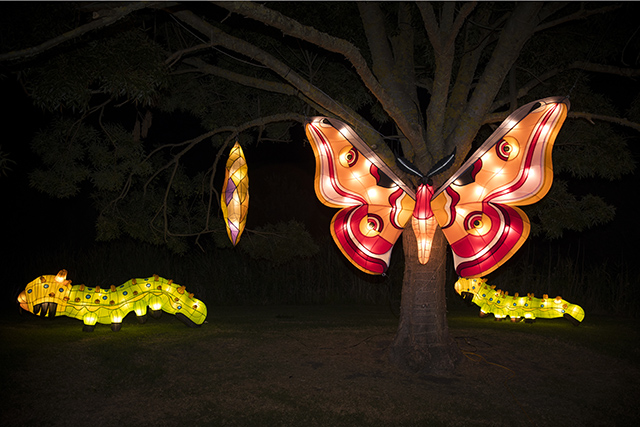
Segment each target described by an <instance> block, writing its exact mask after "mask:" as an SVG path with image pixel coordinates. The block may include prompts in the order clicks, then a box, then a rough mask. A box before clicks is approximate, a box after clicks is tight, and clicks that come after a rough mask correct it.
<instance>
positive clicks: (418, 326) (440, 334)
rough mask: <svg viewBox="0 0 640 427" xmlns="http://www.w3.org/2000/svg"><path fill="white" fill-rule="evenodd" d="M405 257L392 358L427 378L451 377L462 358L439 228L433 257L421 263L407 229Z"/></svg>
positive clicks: (399, 365)
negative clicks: (453, 330) (450, 320)
mask: <svg viewBox="0 0 640 427" xmlns="http://www.w3.org/2000/svg"><path fill="white" fill-rule="evenodd" d="M403 249H404V254H405V255H404V256H405V270H404V282H403V284H402V297H401V298H402V299H401V306H400V324H399V326H398V331H397V333H396V336H395V339H394V341H393V343H392V345H391V348H390V353H389V357H390V360H391V362H392V363H394V364H395V365H396V366H398V367H400V368H402V369H407V370H410V371H412V372H419V373H427V374H439V375H443V374H448V373H451V372H452V371H453V370H454V368H455V366H456V364H457V362H458V361H459V360H460V359H461V358H462V354H461V352H460V350H459V349H458V347H457V346H456V344H455V342H454V341H453V339H451V336H450V335H449V326H448V324H447V310H446V308H447V307H446V299H445V288H444V286H445V278H446V274H445V273H446V262H447V256H446V250H447V242H446V239H445V238H444V234H442V230H440V228H438V229H437V230H436V232H435V235H434V236H433V245H432V249H431V257H430V259H429V262H428V263H427V264H426V265H421V264H420V263H419V262H418V255H417V245H416V238H415V235H414V233H413V230H412V229H411V228H410V227H408V228H407V229H405V231H404V233H403Z"/></svg>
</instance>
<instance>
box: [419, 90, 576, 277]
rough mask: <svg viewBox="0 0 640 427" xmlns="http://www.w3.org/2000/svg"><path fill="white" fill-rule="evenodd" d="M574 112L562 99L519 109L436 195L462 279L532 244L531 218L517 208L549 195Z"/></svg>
mask: <svg viewBox="0 0 640 427" xmlns="http://www.w3.org/2000/svg"><path fill="white" fill-rule="evenodd" d="M568 110H569V101H568V100H567V99H566V98H562V97H552V98H545V99H542V100H539V101H536V102H532V103H530V104H527V105H525V106H523V107H521V108H519V109H518V110H516V111H515V112H514V113H512V114H511V115H510V116H509V117H508V118H507V119H506V120H505V121H504V122H503V123H502V125H501V126H500V127H499V128H498V129H496V131H495V132H494V133H493V134H492V135H491V136H490V137H489V139H487V141H486V142H485V143H484V144H483V145H482V146H481V147H480V148H479V149H478V150H477V151H476V153H475V154H474V155H473V156H472V157H471V158H470V159H469V160H467V162H465V163H464V164H463V165H462V167H461V168H460V170H459V172H457V173H456V174H454V175H453V176H452V177H451V178H450V179H449V180H448V181H447V182H446V183H445V184H444V185H443V186H442V187H440V188H439V189H438V191H436V193H435V194H434V196H433V199H432V201H431V208H432V209H433V212H434V214H435V216H436V219H437V220H438V223H439V224H440V227H441V228H442V230H443V232H444V234H445V236H446V237H447V240H448V241H449V243H450V244H451V249H452V251H453V255H454V263H455V266H456V272H457V273H458V275H459V276H460V277H480V276H482V275H485V274H487V273H490V272H491V271H493V270H495V269H496V268H498V267H499V266H501V265H502V264H503V263H504V262H506V261H507V260H508V259H509V258H510V257H511V256H512V255H513V254H514V253H515V252H516V251H517V250H518V249H519V248H520V247H521V246H522V244H523V243H524V241H525V240H526V238H527V236H528V235H529V228H530V226H529V218H528V217H527V216H526V214H525V213H524V212H523V211H522V210H521V209H518V208H517V207H515V206H516V205H517V206H523V205H528V204H532V203H535V202H537V201H538V200H540V199H541V198H542V197H544V195H545V194H546V193H547V192H548V191H549V188H550V187H551V182H552V179H553V168H552V163H551V150H552V148H553V143H554V142H555V138H556V136H557V134H558V132H559V130H560V127H561V126H562V124H563V123H564V120H565V118H566V116H567V112H568Z"/></svg>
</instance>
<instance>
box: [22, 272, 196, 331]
mask: <svg viewBox="0 0 640 427" xmlns="http://www.w3.org/2000/svg"><path fill="white" fill-rule="evenodd" d="M18 303H19V304H20V307H21V308H22V309H24V310H26V311H29V312H31V313H33V314H36V315H40V316H42V317H46V316H49V317H54V316H62V315H64V316H69V317H75V318H76V319H80V320H82V321H83V322H84V327H83V330H84V331H87V332H91V331H93V330H94V328H95V325H96V323H103V324H111V330H112V331H119V330H120V328H121V326H122V319H123V318H124V317H125V316H126V315H127V314H128V313H130V312H131V311H134V312H135V313H136V316H137V318H138V321H139V322H140V323H145V322H146V320H147V307H149V308H150V309H151V315H152V316H153V317H155V318H158V317H160V315H161V314H162V310H164V311H166V312H167V313H171V314H175V316H176V317H177V318H178V319H179V320H180V321H182V322H183V323H184V324H186V325H187V326H190V327H193V328H195V327H198V326H200V325H202V323H203V322H204V320H205V319H206V317H207V306H206V305H205V304H204V303H203V302H202V301H200V300H198V299H196V298H194V297H193V294H191V293H188V292H187V291H186V289H185V287H184V286H180V285H177V284H175V283H173V281H172V280H167V279H164V278H162V277H159V276H157V275H153V276H152V277H148V278H146V279H131V280H129V281H128V282H126V283H124V284H122V285H120V286H118V287H116V286H111V287H110V288H108V289H107V288H104V289H103V288H100V287H99V286H96V287H93V288H90V287H86V286H85V285H76V286H71V280H67V270H60V272H59V273H58V274H57V275H56V276H53V275H47V276H40V277H39V278H37V279H35V280H33V281H32V282H30V283H29V284H28V285H27V287H26V288H25V290H24V291H22V292H21V293H20V295H19V296H18Z"/></svg>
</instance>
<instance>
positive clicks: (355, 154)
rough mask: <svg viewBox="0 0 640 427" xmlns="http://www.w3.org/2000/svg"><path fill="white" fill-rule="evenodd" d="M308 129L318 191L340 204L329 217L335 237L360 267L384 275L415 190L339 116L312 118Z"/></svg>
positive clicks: (320, 196)
mask: <svg viewBox="0 0 640 427" xmlns="http://www.w3.org/2000/svg"><path fill="white" fill-rule="evenodd" d="M306 132H307V137H308V139H309V141H310V142H311V147H312V148H313V152H314V154H315V157H316V176H315V190H316V195H317V196H318V199H320V201H321V202H322V203H324V204H325V205H327V206H330V207H334V208H342V209H341V210H340V211H339V212H338V213H337V214H336V215H335V216H334V217H333V219H332V221H331V235H332V236H333V239H334V241H335V242H336V244H337V245H338V247H339V248H340V250H341V251H342V253H343V254H344V255H345V256H346V257H347V259H349V260H350V261H351V262H352V263H353V264H354V265H355V266H356V267H358V268H359V269H360V270H362V271H364V272H366V273H369V274H382V273H384V272H385V271H386V269H387V268H388V267H389V259H390V257H391V249H392V248H393V245H394V243H395V242H396V240H397V239H398V237H399V236H400V234H402V230H403V228H404V226H405V224H406V223H407V222H408V221H409V219H410V218H411V214H412V212H413V207H414V205H415V201H414V199H413V198H414V197H415V194H414V193H413V191H412V190H411V189H410V188H409V187H406V186H405V185H404V184H403V183H402V181H401V180H400V179H399V178H398V177H397V176H396V175H395V174H393V172H392V171H391V169H389V168H388V166H386V165H385V164H384V162H383V161H382V160H381V159H380V158H379V157H378V156H377V155H376V154H375V153H374V152H373V150H371V149H370V148H369V147H368V146H367V144H365V142H364V141H362V140H361V139H360V138H359V137H358V136H357V135H356V134H355V132H354V131H353V130H352V129H351V128H350V127H349V126H347V125H346V124H344V123H342V122H340V121H339V120H335V119H329V118H327V117H315V118H312V119H311V121H310V122H309V123H307V125H306Z"/></svg>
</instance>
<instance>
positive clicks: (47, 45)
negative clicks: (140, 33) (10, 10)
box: [0, 2, 162, 61]
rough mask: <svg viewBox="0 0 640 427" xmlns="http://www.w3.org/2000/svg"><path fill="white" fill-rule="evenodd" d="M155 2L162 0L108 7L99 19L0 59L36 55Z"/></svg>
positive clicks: (6, 59) (15, 58)
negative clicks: (106, 11) (106, 12)
mask: <svg viewBox="0 0 640 427" xmlns="http://www.w3.org/2000/svg"><path fill="white" fill-rule="evenodd" d="M157 4H162V2H158V3H146V2H134V3H128V4H125V5H124V6H119V7H115V8H113V9H110V13H109V14H108V15H107V16H104V17H102V18H100V19H96V20H95V21H91V22H89V23H88V24H84V25H81V26H80V27H77V28H74V29H73V30H71V31H67V32H66V33H64V34H61V35H59V36H58V37H54V38H52V39H50V40H47V41H45V42H44V43H42V44H40V45H38V46H34V47H29V48H26V49H21V50H16V51H12V52H7V53H3V54H0V61H15V60H18V59H24V58H30V57H32V56H36V55H38V54H40V53H42V52H44V51H46V50H48V49H51V48H53V47H55V46H57V45H59V44H61V43H64V42H66V41H68V40H71V39H74V38H76V37H79V36H81V35H83V34H85V33H88V32H89V31H93V30H96V29H99V28H103V27H106V26H108V25H111V24H113V23H115V22H117V21H119V20H120V19H122V18H124V17H125V16H127V15H129V14H130V13H132V12H135V11H137V10H140V9H144V8H147V7H152V6H155V5H157Z"/></svg>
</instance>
